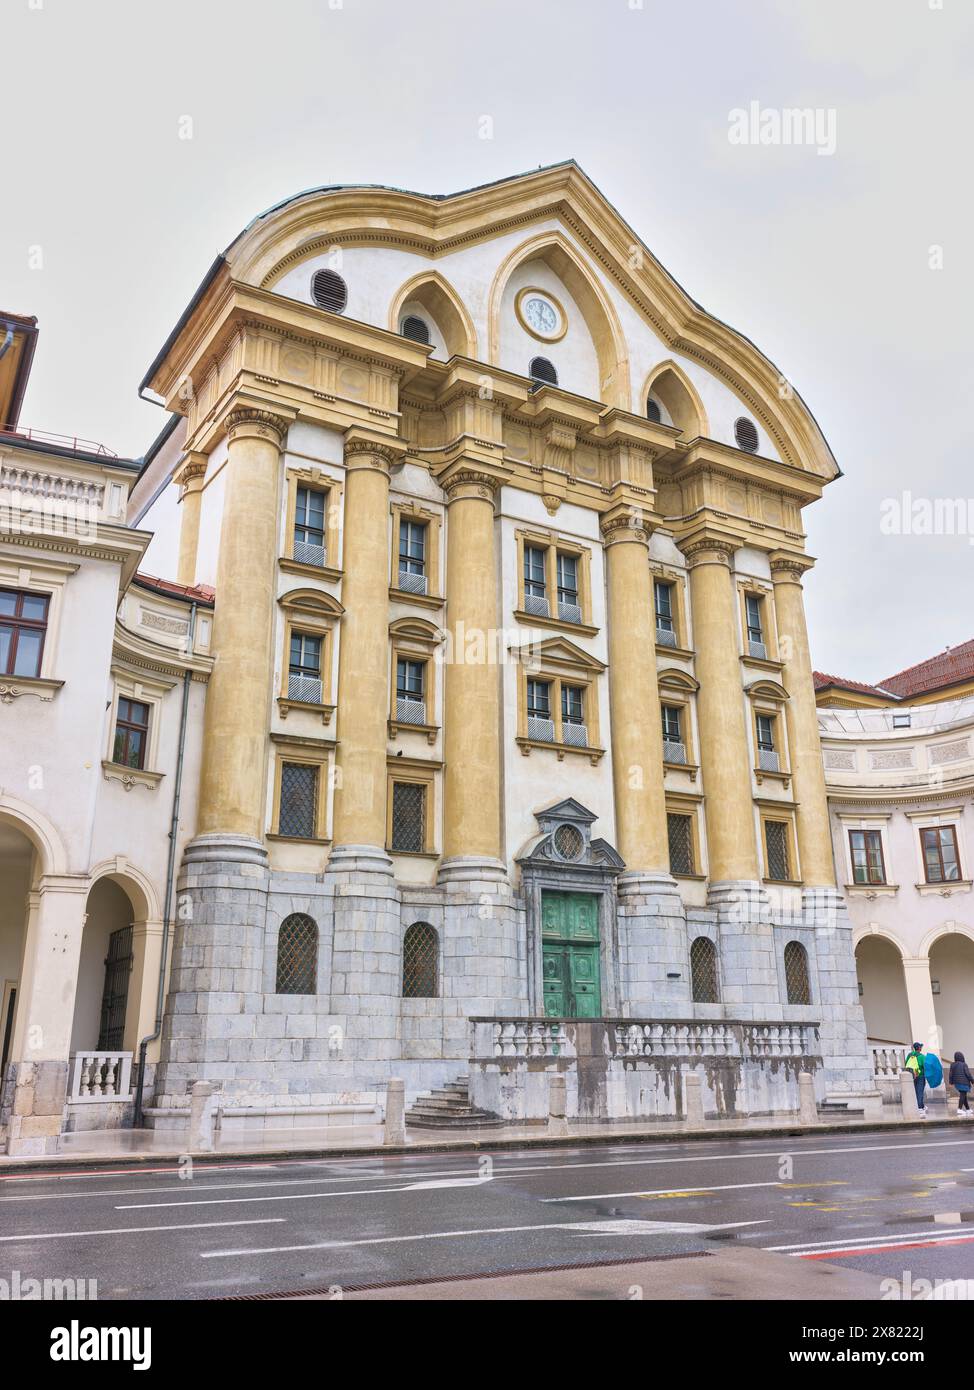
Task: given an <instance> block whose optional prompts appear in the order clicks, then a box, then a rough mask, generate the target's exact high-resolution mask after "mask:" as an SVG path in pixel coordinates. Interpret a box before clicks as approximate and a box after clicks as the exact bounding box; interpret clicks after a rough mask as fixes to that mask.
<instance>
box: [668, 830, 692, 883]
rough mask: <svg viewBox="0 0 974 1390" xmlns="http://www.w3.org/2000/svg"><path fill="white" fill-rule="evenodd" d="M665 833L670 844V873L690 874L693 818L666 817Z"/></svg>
mask: <svg viewBox="0 0 974 1390" xmlns="http://www.w3.org/2000/svg"><path fill="white" fill-rule="evenodd" d="M666 833H667V836H668V837H669V842H670V873H671V874H682V875H684V876H686V875H687V874H692V873H693V872H694V866H693V817H692V816H674V815H668V816H667V817H666Z"/></svg>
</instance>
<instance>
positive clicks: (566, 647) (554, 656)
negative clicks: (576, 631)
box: [510, 637, 605, 672]
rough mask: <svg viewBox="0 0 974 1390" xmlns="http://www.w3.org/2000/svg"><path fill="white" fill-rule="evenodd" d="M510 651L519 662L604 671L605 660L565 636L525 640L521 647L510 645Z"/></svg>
mask: <svg viewBox="0 0 974 1390" xmlns="http://www.w3.org/2000/svg"><path fill="white" fill-rule="evenodd" d="M510 651H511V653H512V654H513V655H514V657H515V658H516V659H517V660H518V661H520V662H521V664H522V665H524V664H525V663H532V664H533V663H540V664H541V665H553V666H570V667H573V668H574V669H575V670H576V671H577V670H583V671H593V672H597V671H604V670H605V662H604V661H599V659H598V657H595V656H592V654H591V653H590V652H586V651H583V650H582V648H581V647H578V646H576V645H575V643H574V642H570V641H569V640H568V638H567V637H548V638H546V639H545V640H544V641H541V642H525V644H524V645H523V646H521V647H511V648H510Z"/></svg>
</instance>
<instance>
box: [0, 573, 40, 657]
mask: <svg viewBox="0 0 974 1390" xmlns="http://www.w3.org/2000/svg"><path fill="white" fill-rule="evenodd" d="M49 605H50V599H49V598H48V596H47V595H46V594H28V593H24V592H22V591H21V590H20V589H0V676H39V675H40V674H41V657H42V656H43V655H44V637H45V634H46V632H47V612H48V607H49Z"/></svg>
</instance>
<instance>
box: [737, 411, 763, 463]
mask: <svg viewBox="0 0 974 1390" xmlns="http://www.w3.org/2000/svg"><path fill="white" fill-rule="evenodd" d="M734 438H735V439H736V440H737V447H738V448H739V449H746V450H747V452H748V453H749V454H753V453H755V452H756V451H757V447H758V427H757V425H756V424H755V423H754V421H753V420H749V419H748V418H747V416H746V415H742V416H741V417H740V419H739V420H735V421H734Z"/></svg>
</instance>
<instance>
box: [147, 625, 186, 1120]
mask: <svg viewBox="0 0 974 1390" xmlns="http://www.w3.org/2000/svg"><path fill="white" fill-rule="evenodd" d="M195 636H196V604H195V603H194V604H193V606H192V608H191V609H190V613H189V643H188V645H189V651H190V654H192V651H193V644H194V641H195ZM192 680H193V673H192V671H191V670H190V669H189V668H188V667H187V669H186V670H185V671H184V672H183V703H182V710H181V713H180V717H179V752H178V755H177V758H176V779H175V782H174V783H173V794H172V818H171V820H170V823H169V857H168V862H167V864H166V892H165V896H164V898H163V910H162V954H161V956H160V959H159V986H158V990H157V992H156V1026H155V1030H154V1031H153V1032H151V1033H149V1034H148V1036H147V1037H144V1038H143V1039H142V1041H141V1042H140V1043H139V1069H138V1076H137V1078H136V1082H135V1110H134V1114H133V1116H132V1127H133V1129H141V1128H142V1094H143V1091H144V1089H145V1056H146V1051H147V1050H148V1047H149V1044H150V1042H155V1040H156V1038H158V1036H159V1034H160V1033H161V1032H162V1014H163V1009H164V1007H165V1002H166V966H167V964H168V957H169V933H170V930H171V926H172V915H173V913H172V900H173V882H174V879H175V876H176V840H177V837H178V834H179V801H180V794H181V792H182V786H183V762H184V759H185V754H186V725H187V722H188V718H189V692H190V686H191V684H192Z"/></svg>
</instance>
